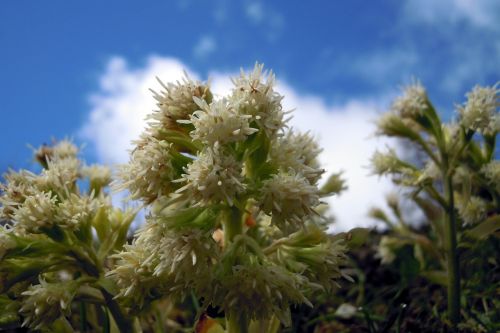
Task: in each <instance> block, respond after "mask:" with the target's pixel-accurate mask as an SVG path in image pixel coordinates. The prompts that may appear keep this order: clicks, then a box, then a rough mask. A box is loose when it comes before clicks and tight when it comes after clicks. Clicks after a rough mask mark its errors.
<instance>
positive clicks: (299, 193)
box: [259, 171, 320, 227]
mask: <svg viewBox="0 0 500 333" xmlns="http://www.w3.org/2000/svg"><path fill="white" fill-rule="evenodd" d="M319 203H320V201H319V190H318V188H317V187H316V186H313V185H311V184H310V183H309V181H308V180H307V179H306V178H305V177H303V176H302V175H301V174H298V173H295V172H293V171H289V172H279V173H278V174H275V175H273V176H272V177H271V178H270V179H267V180H265V181H263V182H262V189H261V199H260V202H259V206H260V207H261V209H262V210H263V211H264V212H265V213H266V214H269V215H271V216H272V217H273V223H278V224H279V225H278V227H285V226H286V224H287V222H288V223H291V224H294V225H295V224H299V225H300V223H301V222H302V221H303V219H304V218H305V217H307V216H311V215H312V214H314V213H315V212H314V207H316V206H317V205H319Z"/></svg>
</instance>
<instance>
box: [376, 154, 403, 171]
mask: <svg viewBox="0 0 500 333" xmlns="http://www.w3.org/2000/svg"><path fill="white" fill-rule="evenodd" d="M371 166H372V170H373V174H375V175H379V176H382V175H385V174H390V173H396V172H398V171H399V170H400V169H401V164H400V160H399V158H398V157H397V155H396V152H395V151H394V150H393V149H389V150H388V152H387V153H382V152H379V151H376V152H375V153H374V154H373V156H372V158H371Z"/></svg>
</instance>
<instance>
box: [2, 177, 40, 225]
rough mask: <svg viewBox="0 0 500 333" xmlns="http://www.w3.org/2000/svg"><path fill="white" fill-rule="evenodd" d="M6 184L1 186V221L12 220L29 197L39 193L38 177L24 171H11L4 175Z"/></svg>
mask: <svg viewBox="0 0 500 333" xmlns="http://www.w3.org/2000/svg"><path fill="white" fill-rule="evenodd" d="M4 178H5V182H6V183H5V184H0V191H1V195H0V204H1V207H0V219H5V220H10V219H12V215H13V214H14V211H15V209H16V208H18V207H19V205H21V204H22V203H23V202H24V200H26V198H27V197H29V196H32V195H34V194H36V193H37V192H38V189H37V188H36V185H35V180H36V175H35V174H33V173H31V172H29V171H26V170H23V171H20V172H15V171H12V170H10V171H9V172H7V173H6V174H5V175H4Z"/></svg>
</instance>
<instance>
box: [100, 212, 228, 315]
mask: <svg viewBox="0 0 500 333" xmlns="http://www.w3.org/2000/svg"><path fill="white" fill-rule="evenodd" d="M219 253H220V249H219V247H218V245H217V244H216V242H215V241H214V240H213V238H212V237H211V235H210V234H207V233H206V232H202V231H200V230H184V231H177V232H176V231H172V230H167V229H166V228H165V226H163V225H162V224H161V222H157V221H150V222H148V223H147V224H146V225H145V226H144V227H143V228H142V229H140V230H139V231H138V232H137V238H136V239H135V240H134V242H133V244H131V245H126V246H125V249H124V250H123V251H122V252H120V253H118V254H116V255H115V258H116V259H117V265H116V268H115V269H114V270H113V271H111V272H110V273H109V276H112V277H114V278H115V279H116V281H117V283H118V285H119V286H120V287H121V288H122V290H121V293H120V294H119V296H121V297H128V298H131V299H133V303H135V306H138V307H140V306H142V305H143V304H144V301H145V299H147V298H150V299H154V298H159V297H161V296H162V294H161V293H168V294H169V295H171V296H172V295H179V296H178V297H179V298H181V299H182V298H183V297H185V296H186V294H185V292H186V291H187V290H189V289H190V288H194V289H195V290H197V291H198V292H200V294H199V296H203V295H205V294H207V293H209V291H208V289H209V287H210V284H211V281H212V276H211V271H212V267H213V266H214V265H215V264H216V263H217V262H218V260H219V256H220V254H219ZM201 276H203V278H202V279H200V278H199V277H201Z"/></svg>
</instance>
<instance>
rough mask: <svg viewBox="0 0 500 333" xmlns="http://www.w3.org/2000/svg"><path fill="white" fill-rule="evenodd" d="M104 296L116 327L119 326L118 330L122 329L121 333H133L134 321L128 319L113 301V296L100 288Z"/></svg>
mask: <svg viewBox="0 0 500 333" xmlns="http://www.w3.org/2000/svg"><path fill="white" fill-rule="evenodd" d="M100 289H101V293H102V296H104V300H105V301H106V306H107V307H108V309H109V311H110V312H111V314H112V315H113V318H114V319H115V322H116V325H118V328H119V329H120V332H121V333H132V332H133V330H132V327H133V326H132V321H131V320H130V319H129V318H127V317H126V316H125V315H124V314H123V312H122V310H121V308H120V306H119V305H118V303H116V301H115V300H114V299H113V295H111V294H110V293H108V292H107V291H106V289H104V288H100Z"/></svg>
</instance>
